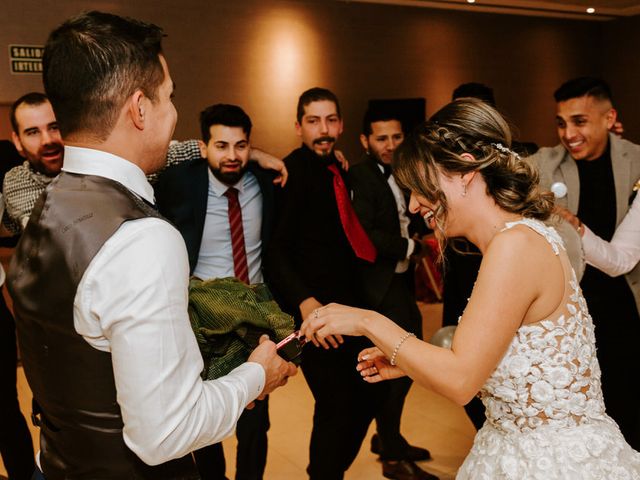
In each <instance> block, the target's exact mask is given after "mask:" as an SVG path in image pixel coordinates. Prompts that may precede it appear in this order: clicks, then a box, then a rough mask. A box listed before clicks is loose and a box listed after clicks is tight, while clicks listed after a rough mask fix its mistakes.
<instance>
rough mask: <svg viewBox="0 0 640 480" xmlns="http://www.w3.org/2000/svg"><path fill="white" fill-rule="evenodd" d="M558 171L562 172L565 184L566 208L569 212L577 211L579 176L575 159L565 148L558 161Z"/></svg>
mask: <svg viewBox="0 0 640 480" xmlns="http://www.w3.org/2000/svg"><path fill="white" fill-rule="evenodd" d="M560 171H561V172H562V180H563V181H564V183H565V185H566V186H567V208H568V209H569V210H570V211H571V212H573V213H577V212H578V207H579V203H580V176H579V174H578V166H577V165H576V161H575V160H574V159H573V158H571V155H569V152H567V151H566V150H565V154H564V157H563V159H562V163H560ZM554 180H555V179H554Z"/></svg>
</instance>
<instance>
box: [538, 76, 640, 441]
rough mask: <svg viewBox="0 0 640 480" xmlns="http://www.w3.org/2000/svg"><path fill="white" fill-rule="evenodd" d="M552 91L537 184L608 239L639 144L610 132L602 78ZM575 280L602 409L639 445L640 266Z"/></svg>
mask: <svg viewBox="0 0 640 480" xmlns="http://www.w3.org/2000/svg"><path fill="white" fill-rule="evenodd" d="M554 96H555V99H556V102H557V114H556V122H557V126H558V136H559V137H560V141H561V142H562V143H561V145H558V146H556V147H554V148H543V149H541V150H540V151H539V152H538V153H537V154H536V155H534V156H532V157H531V159H532V161H534V162H536V163H537V165H538V167H539V169H540V174H541V184H542V186H543V187H545V188H551V186H552V185H553V184H556V185H555V188H553V190H554V191H556V192H561V194H560V195H558V194H557V195H556V196H557V197H559V198H557V200H556V202H557V204H558V205H559V206H560V207H563V208H565V209H567V210H569V211H570V212H571V213H573V214H574V215H577V217H578V218H579V219H580V222H583V223H584V224H586V225H589V228H590V229H591V230H592V231H593V232H594V233H596V234H597V235H598V236H600V237H602V238H603V239H605V240H611V237H612V236H613V233H614V231H615V228H616V227H617V225H618V224H619V223H620V222H621V221H622V219H623V217H624V216H625V214H626V213H627V210H628V209H629V205H630V203H631V200H632V196H633V194H634V191H633V186H634V184H635V183H636V181H637V180H638V178H639V177H640V146H638V145H634V144H632V143H631V142H628V141H626V140H622V139H620V138H618V137H617V136H615V135H614V134H612V133H609V130H610V129H611V128H612V126H613V125H614V124H615V121H616V111H615V109H614V108H613V106H612V101H611V92H610V89H609V87H608V85H607V84H606V83H605V82H604V81H602V80H601V79H597V78H591V77H581V78H577V79H574V80H570V81H568V82H566V83H565V84H563V85H562V86H561V87H560V88H559V89H558V90H557V91H556V92H555V94H554ZM558 187H561V188H558ZM564 192H566V193H564ZM562 193H564V195H562ZM580 222H578V223H576V225H577V226H578V233H582V232H581V225H582V223H580ZM580 285H581V287H582V291H583V293H584V296H585V298H586V300H587V304H588V307H589V312H590V313H591V316H592V318H593V321H594V324H595V327H596V345H597V347H598V359H599V361H600V368H601V370H602V391H603V395H604V401H605V405H606V408H607V413H608V414H609V415H610V416H611V417H612V418H613V419H614V420H615V421H616V422H617V423H618V425H619V426H620V429H621V430H622V433H623V434H624V436H625V439H626V440H627V442H629V444H630V445H631V446H632V447H633V448H635V449H636V450H639V449H640V409H639V408H638V399H637V398H636V397H634V396H632V395H630V393H629V392H630V385H631V384H632V382H634V381H635V378H637V376H638V373H640V372H639V368H638V365H640V363H639V362H638V358H637V353H635V352H636V351H637V342H638V338H640V317H639V315H638V309H639V306H640V268H638V267H637V266H636V268H635V269H634V270H632V271H631V272H630V273H628V274H627V275H625V276H624V277H616V278H612V277H609V276H608V275H606V274H605V273H603V272H601V271H599V270H597V269H595V268H594V267H592V266H587V267H586V269H585V273H584V276H583V277H582V281H581V284H580Z"/></svg>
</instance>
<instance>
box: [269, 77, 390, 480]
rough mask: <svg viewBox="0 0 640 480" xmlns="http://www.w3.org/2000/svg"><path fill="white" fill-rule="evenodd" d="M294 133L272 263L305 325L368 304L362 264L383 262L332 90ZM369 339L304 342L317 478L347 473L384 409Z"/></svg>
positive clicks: (284, 299) (309, 101) (305, 105)
mask: <svg viewBox="0 0 640 480" xmlns="http://www.w3.org/2000/svg"><path fill="white" fill-rule="evenodd" d="M296 131H297V133H298V135H299V136H300V137H301V139H302V143H303V145H302V146H301V147H300V148H298V149H296V150H294V151H293V152H291V153H290V154H289V155H288V156H287V157H286V158H285V160H284V161H285V165H286V167H287V170H288V171H289V180H288V182H287V184H286V186H285V187H284V188H283V189H282V190H281V191H279V192H278V193H281V195H279V198H278V199H277V200H278V202H277V203H278V209H277V210H278V219H277V221H276V227H275V229H274V233H273V238H272V239H271V242H270V246H269V252H268V254H267V258H266V262H267V267H268V270H267V274H268V282H269V285H270V286H271V287H272V289H273V290H274V293H275V294H276V298H277V299H278V301H279V303H280V305H281V306H282V307H283V309H284V310H286V311H287V312H288V313H290V314H292V315H294V318H295V319H296V322H297V324H298V325H300V324H301V323H302V322H303V321H304V320H306V319H308V318H309V317H310V316H312V315H314V312H315V311H316V309H318V308H321V307H322V306H323V305H326V304H328V303H330V302H339V303H343V304H346V305H352V306H363V305H365V304H364V302H363V300H362V298H361V296H360V295H359V292H358V288H357V282H358V277H357V275H356V271H357V270H356V269H357V264H358V262H360V261H373V260H375V249H374V247H373V245H372V244H371V242H370V240H369V239H368V238H367V237H366V233H365V232H364V230H363V229H362V226H361V225H360V224H359V222H358V221H357V218H356V217H355V213H354V212H353V207H352V206H351V202H350V200H349V194H348V191H347V188H346V184H345V180H346V178H345V175H344V172H342V171H341V169H340V167H339V166H338V165H337V159H336V157H335V154H334V145H335V143H336V141H337V140H338V137H339V136H340V134H341V133H342V118H341V116H340V108H339V104H338V99H337V98H336V96H335V95H334V94H333V93H332V92H330V91H329V90H326V89H324V88H312V89H310V90H307V91H306V92H304V93H303V94H302V95H301V96H300V98H299V100H298V109H297V122H296ZM349 214H353V216H352V217H351V216H350V215H349ZM349 218H351V219H352V220H355V221H350V220H349ZM316 342H317V341H316ZM369 345H370V343H368V342H367V341H366V340H365V339H363V338H360V337H349V338H344V339H342V338H337V337H336V338H334V337H330V338H327V343H324V342H323V346H322V347H319V346H318V345H306V346H305V347H304V350H303V352H302V372H303V374H304V376H305V379H306V381H307V383H308V385H309V388H310V389H311V392H312V394H313V397H314V399H315V407H314V415H313V431H312V433H311V445H310V454H309V457H310V462H309V466H308V468H307V472H308V473H309V476H310V478H311V479H313V480H339V479H342V478H343V477H344V472H345V471H346V470H347V469H348V468H349V466H350V465H351V463H352V462H353V459H354V458H355V456H356V455H357V453H358V450H359V449H360V445H361V444H362V440H363V439H364V437H365V435H366V433H367V429H368V427H369V424H370V423H371V420H372V419H373V416H374V414H375V412H376V411H377V405H376V404H377V403H378V401H379V398H380V397H379V392H381V391H384V390H385V389H386V386H385V385H384V384H377V385H371V384H367V383H366V382H363V381H362V379H361V377H360V375H359V374H358V372H357V371H356V369H355V367H356V364H357V356H358V353H359V352H360V351H361V350H362V348H364V347H366V346H369ZM323 347H326V348H323ZM371 387H382V388H371Z"/></svg>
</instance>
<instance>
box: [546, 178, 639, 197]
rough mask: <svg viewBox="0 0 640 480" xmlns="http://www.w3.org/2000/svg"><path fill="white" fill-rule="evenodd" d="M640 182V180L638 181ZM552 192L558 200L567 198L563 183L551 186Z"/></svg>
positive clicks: (565, 187)
mask: <svg viewBox="0 0 640 480" xmlns="http://www.w3.org/2000/svg"><path fill="white" fill-rule="evenodd" d="M638 181H639V182H640V179H639V180H638ZM551 191H552V192H553V196H554V197H556V198H564V197H566V196H567V191H568V190H567V186H566V185H565V184H564V183H562V182H555V183H554V184H553V185H551Z"/></svg>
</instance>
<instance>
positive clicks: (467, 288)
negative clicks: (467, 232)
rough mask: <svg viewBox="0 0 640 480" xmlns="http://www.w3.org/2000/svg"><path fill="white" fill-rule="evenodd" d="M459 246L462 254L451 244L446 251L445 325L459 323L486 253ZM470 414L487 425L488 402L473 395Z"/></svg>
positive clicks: (468, 407) (479, 423)
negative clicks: (485, 406) (486, 405)
mask: <svg viewBox="0 0 640 480" xmlns="http://www.w3.org/2000/svg"><path fill="white" fill-rule="evenodd" d="M456 245H457V246H458V247H459V248H460V249H461V251H462V252H469V253H467V254H464V253H458V252H457V251H456V250H454V249H453V247H452V246H451V245H449V246H447V248H446V250H445V257H446V261H445V272H444V285H443V298H442V326H448V325H458V318H459V317H460V315H462V313H463V312H464V309H465V308H466V307H467V302H468V301H469V297H470V296H471V292H472V291H473V286H474V284H475V282H476V278H478V270H479V269H480V262H482V255H480V250H478V249H477V248H476V247H475V246H474V245H473V244H471V243H468V242H458V243H456ZM464 409H465V411H466V412H467V416H468V417H469V419H470V420H471V422H472V423H473V426H474V427H476V430H480V427H482V425H484V422H485V420H486V419H487V417H486V415H485V408H484V404H483V403H482V401H481V400H480V399H479V398H478V397H473V398H472V399H471V401H470V402H469V403H467V404H466V405H465V406H464Z"/></svg>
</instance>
